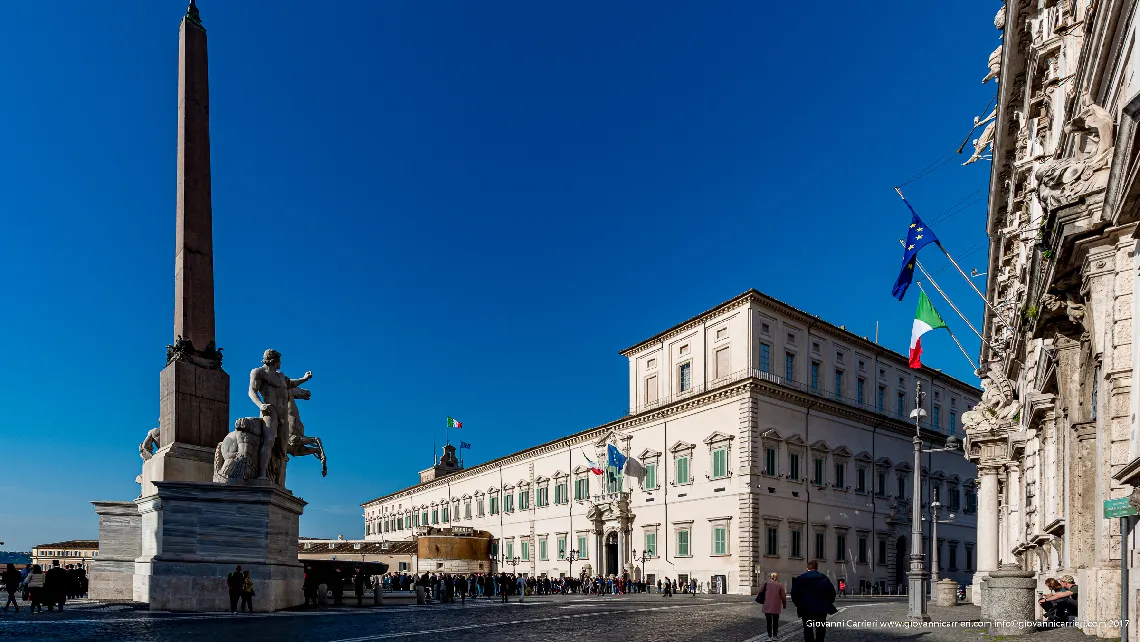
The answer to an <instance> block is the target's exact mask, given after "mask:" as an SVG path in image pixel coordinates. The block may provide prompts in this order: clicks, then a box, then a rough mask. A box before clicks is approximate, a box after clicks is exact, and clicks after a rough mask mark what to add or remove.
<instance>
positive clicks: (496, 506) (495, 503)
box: [491, 496, 499, 515]
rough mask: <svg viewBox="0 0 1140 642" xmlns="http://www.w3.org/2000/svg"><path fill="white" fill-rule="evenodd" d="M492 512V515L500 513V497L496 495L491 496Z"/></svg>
mask: <svg viewBox="0 0 1140 642" xmlns="http://www.w3.org/2000/svg"><path fill="white" fill-rule="evenodd" d="M491 514H492V515H498V514H499V498H498V497H494V496H492V497H491Z"/></svg>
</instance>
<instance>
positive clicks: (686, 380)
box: [678, 363, 693, 392]
mask: <svg viewBox="0 0 1140 642" xmlns="http://www.w3.org/2000/svg"><path fill="white" fill-rule="evenodd" d="M692 369H693V364H691V363H683V364H681V373H680V374H681V376H680V377H678V381H680V383H681V392H687V391H689V389H691V388H692V387H693V375H692Z"/></svg>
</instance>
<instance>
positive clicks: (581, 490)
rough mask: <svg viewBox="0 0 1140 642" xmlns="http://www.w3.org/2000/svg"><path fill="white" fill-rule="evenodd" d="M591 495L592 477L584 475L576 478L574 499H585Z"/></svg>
mask: <svg viewBox="0 0 1140 642" xmlns="http://www.w3.org/2000/svg"><path fill="white" fill-rule="evenodd" d="M589 496H590V478H589V477H586V476H585V475H583V476H582V477H579V478H578V479H575V480H574V499H576V500H578V501H583V500H585V499H587V498H588V497H589Z"/></svg>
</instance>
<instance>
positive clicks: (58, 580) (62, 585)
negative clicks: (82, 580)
mask: <svg viewBox="0 0 1140 642" xmlns="http://www.w3.org/2000/svg"><path fill="white" fill-rule="evenodd" d="M44 595H45V596H46V598H47V599H46V602H45V603H46V604H47V605H48V610H49V611H51V610H53V605H54V606H58V607H59V610H61V611H62V610H63V603H64V601H66V600H67V571H65V570H63V569H62V568H60V566H59V560H53V561H52V563H51V568H50V569H48V571H47V573H44Z"/></svg>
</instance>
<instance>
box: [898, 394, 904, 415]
mask: <svg viewBox="0 0 1140 642" xmlns="http://www.w3.org/2000/svg"><path fill="white" fill-rule="evenodd" d="M904 405H906V393H905V392H899V412H898V415H899V419H905V418H906V414H905V413H906V411H905V410H903V406H904Z"/></svg>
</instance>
